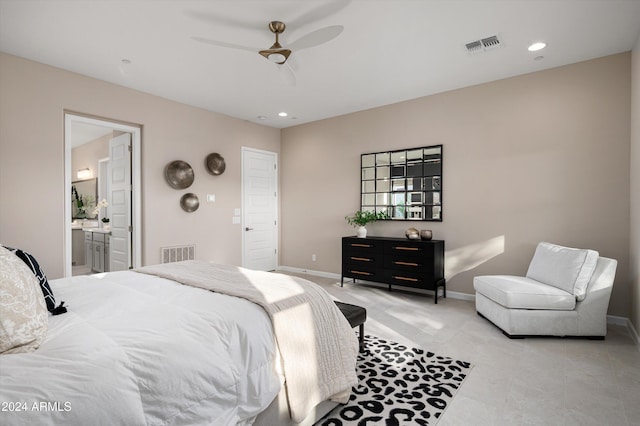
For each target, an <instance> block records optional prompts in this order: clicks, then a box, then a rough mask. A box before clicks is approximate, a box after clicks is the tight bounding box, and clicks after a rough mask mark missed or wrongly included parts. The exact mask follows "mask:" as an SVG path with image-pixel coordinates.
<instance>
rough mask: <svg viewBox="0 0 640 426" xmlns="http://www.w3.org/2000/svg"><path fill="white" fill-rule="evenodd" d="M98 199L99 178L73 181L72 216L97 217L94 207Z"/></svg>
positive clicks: (80, 217) (77, 217) (79, 217)
mask: <svg viewBox="0 0 640 426" xmlns="http://www.w3.org/2000/svg"><path fill="white" fill-rule="evenodd" d="M97 199H98V178H93V179H86V180H77V181H74V182H71V218H72V219H91V218H95V215H94V214H93V208H94V207H95V206H96V200H97Z"/></svg>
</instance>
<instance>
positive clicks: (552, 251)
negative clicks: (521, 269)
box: [527, 242, 600, 301]
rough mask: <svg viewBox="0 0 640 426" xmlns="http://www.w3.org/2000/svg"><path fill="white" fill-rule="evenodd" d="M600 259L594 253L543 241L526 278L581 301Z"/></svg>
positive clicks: (537, 249) (537, 248)
mask: <svg viewBox="0 0 640 426" xmlns="http://www.w3.org/2000/svg"><path fill="white" fill-rule="evenodd" d="M599 256H600V254H599V253H598V252H597V251H594V250H588V249H576V248H570V247H563V246H559V245H556V244H551V243H546V242H541V243H540V244H538V247H536V252H535V254H534V255H533V259H531V263H530V264H529V270H528V271H527V278H531V279H533V280H536V281H539V282H541V283H544V284H548V285H551V286H553V287H556V288H559V289H561V290H564V291H566V292H567V293H571V294H573V295H574V296H576V299H577V300H578V301H581V300H584V298H585V295H586V291H587V286H588V285H589V281H590V280H591V276H592V275H593V271H595V269H596V264H597V263H598V257H599Z"/></svg>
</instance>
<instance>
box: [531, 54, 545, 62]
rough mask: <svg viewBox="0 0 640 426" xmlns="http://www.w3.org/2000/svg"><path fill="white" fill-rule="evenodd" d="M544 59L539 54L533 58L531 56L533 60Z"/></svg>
mask: <svg viewBox="0 0 640 426" xmlns="http://www.w3.org/2000/svg"><path fill="white" fill-rule="evenodd" d="M543 59H544V56H542V55H540V56H536V57H535V58H533V60H534V61H541V60H543Z"/></svg>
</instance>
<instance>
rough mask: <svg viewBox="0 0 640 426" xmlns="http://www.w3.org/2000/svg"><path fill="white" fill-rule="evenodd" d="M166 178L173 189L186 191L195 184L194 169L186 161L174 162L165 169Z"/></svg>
mask: <svg viewBox="0 0 640 426" xmlns="http://www.w3.org/2000/svg"><path fill="white" fill-rule="evenodd" d="M164 178H165V179H166V181H167V183H168V184H169V186H170V187H172V188H173V189H185V188H188V187H190V186H191V184H192V183H193V179H194V175H193V169H192V168H191V166H190V165H189V163H187V162H185V161H181V160H176V161H172V162H170V163H169V164H167V166H166V167H165V168H164Z"/></svg>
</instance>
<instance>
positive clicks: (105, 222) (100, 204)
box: [91, 198, 109, 229]
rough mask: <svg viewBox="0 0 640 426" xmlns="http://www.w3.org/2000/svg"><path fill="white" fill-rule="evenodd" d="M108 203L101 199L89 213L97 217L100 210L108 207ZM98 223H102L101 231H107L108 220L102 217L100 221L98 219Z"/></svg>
mask: <svg viewBox="0 0 640 426" xmlns="http://www.w3.org/2000/svg"><path fill="white" fill-rule="evenodd" d="M108 206H109V203H108V202H107V200H106V199H104V198H103V199H102V200H100V201H98V203H97V204H96V206H95V207H94V208H93V211H92V212H91V213H92V214H93V215H94V216H98V215H99V214H100V209H102V208H105V207H108ZM100 221H101V222H102V228H103V229H108V228H109V218H108V217H106V216H103V217H102V219H100Z"/></svg>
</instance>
